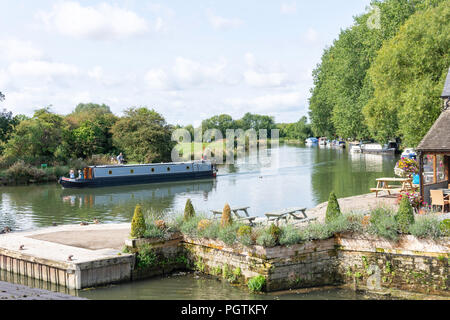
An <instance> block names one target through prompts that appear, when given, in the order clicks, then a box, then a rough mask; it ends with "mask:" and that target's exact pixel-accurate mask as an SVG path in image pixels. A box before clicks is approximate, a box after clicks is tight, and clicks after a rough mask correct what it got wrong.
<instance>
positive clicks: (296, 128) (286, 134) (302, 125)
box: [277, 117, 313, 142]
mask: <svg viewBox="0 0 450 320" xmlns="http://www.w3.org/2000/svg"><path fill="white" fill-rule="evenodd" d="M307 122H308V119H307V118H306V117H302V118H301V119H300V120H299V121H297V122H295V123H286V124H284V123H282V124H278V125H277V127H278V129H280V138H285V139H288V140H299V141H302V142H303V141H305V140H306V139H307V138H309V137H311V136H312V135H313V132H312V129H311V125H310V124H309V123H307Z"/></svg>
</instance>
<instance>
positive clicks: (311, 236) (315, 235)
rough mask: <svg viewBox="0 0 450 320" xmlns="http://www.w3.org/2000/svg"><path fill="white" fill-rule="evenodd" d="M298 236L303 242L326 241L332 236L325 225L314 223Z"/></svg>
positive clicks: (302, 230)
mask: <svg viewBox="0 0 450 320" xmlns="http://www.w3.org/2000/svg"><path fill="white" fill-rule="evenodd" d="M300 236H301V238H302V239H303V240H304V241H313V240H326V239H329V238H331V237H332V236H333V232H332V231H331V230H330V228H329V227H328V225H327V224H322V223H319V222H314V223H310V224H309V225H308V226H307V227H305V228H303V229H301V230H300Z"/></svg>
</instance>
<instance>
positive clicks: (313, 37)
mask: <svg viewBox="0 0 450 320" xmlns="http://www.w3.org/2000/svg"><path fill="white" fill-rule="evenodd" d="M303 39H305V40H306V41H308V42H317V40H319V33H318V32H317V31H316V30H315V29H314V28H308V30H307V31H306V32H305V33H304V34H303Z"/></svg>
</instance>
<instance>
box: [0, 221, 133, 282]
mask: <svg viewBox="0 0 450 320" xmlns="http://www.w3.org/2000/svg"><path fill="white" fill-rule="evenodd" d="M129 233H130V224H129V223H126V224H104V225H95V224H93V225H87V226H81V225H66V226H58V227H50V228H45V229H39V230H34V231H28V232H17V233H14V232H13V233H8V234H3V235H0V269H1V270H6V271H8V272H12V273H16V274H20V275H24V276H27V277H31V278H35V279H39V280H43V281H47V282H50V283H54V284H56V285H62V286H65V287H67V288H69V289H83V288H88V287H94V286H98V285H102V284H110V283H116V282H121V281H127V280H130V278H131V271H132V270H133V267H134V257H133V255H131V254H125V253H122V252H121V249H122V247H123V245H124V243H125V240H126V239H127V238H128V235H129Z"/></svg>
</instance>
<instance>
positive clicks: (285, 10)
mask: <svg viewBox="0 0 450 320" xmlns="http://www.w3.org/2000/svg"><path fill="white" fill-rule="evenodd" d="M296 12H297V4H296V3H295V2H292V3H283V4H282V5H281V13H282V14H294V13H296Z"/></svg>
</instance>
